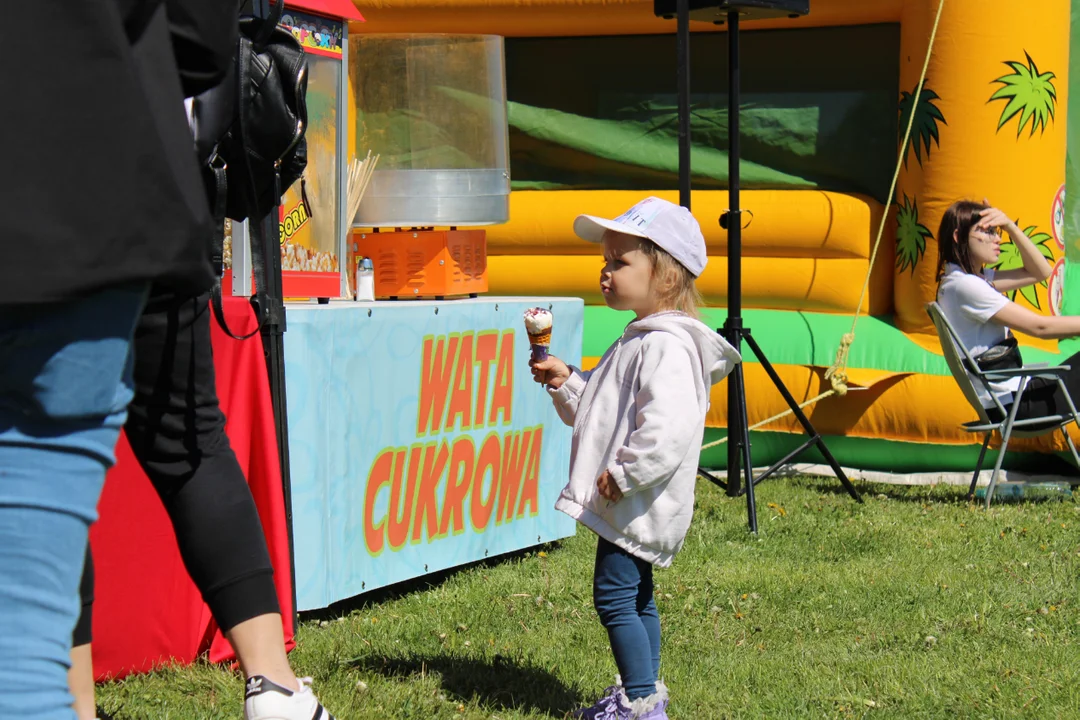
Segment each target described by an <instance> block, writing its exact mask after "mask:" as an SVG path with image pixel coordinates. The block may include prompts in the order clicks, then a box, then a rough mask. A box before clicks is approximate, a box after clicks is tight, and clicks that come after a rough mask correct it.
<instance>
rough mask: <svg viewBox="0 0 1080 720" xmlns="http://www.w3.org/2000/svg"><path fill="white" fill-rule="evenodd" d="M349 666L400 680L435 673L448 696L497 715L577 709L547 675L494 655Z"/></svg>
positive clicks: (372, 660)
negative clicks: (474, 702)
mask: <svg viewBox="0 0 1080 720" xmlns="http://www.w3.org/2000/svg"><path fill="white" fill-rule="evenodd" d="M350 665H351V666H352V667H354V668H357V669H359V670H362V671H365V672H371V673H377V674H379V675H382V676H383V677H387V678H398V679H403V680H407V679H411V678H414V677H417V676H421V675H428V674H436V675H438V676H439V683H440V685H441V686H442V689H443V690H444V691H445V692H446V693H447V696H448V697H451V696H452V698H453V699H454V700H457V701H459V702H467V701H472V700H474V699H475V700H477V701H479V702H480V703H482V704H483V705H485V706H488V707H493V708H498V709H500V710H519V711H521V712H530V711H533V710H536V711H539V712H542V713H547V714H548V715H549V716H551V717H557V718H562V717H566V715H567V714H568V713H569V711H571V710H574V709H576V708H578V707H580V705H581V702H580V697H579V693H578V692H576V691H575V690H574V689H573V688H570V687H567V686H566V685H565V684H564V683H563V682H562V681H561V680H560V679H559V678H558V677H556V676H555V675H554V674H553V673H551V672H550V671H548V670H546V669H545V668H542V667H540V666H538V665H535V664H533V663H531V662H529V661H527V660H521V659H516V660H511V659H508V658H504V657H502V656H500V655H496V656H495V657H494V660H482V659H473V658H465V657H461V656H455V655H449V654H439V655H422V654H408V655H403V656H401V657H385V656H383V657H376V656H372V657H364V658H357V659H355V660H353V661H351V662H350Z"/></svg>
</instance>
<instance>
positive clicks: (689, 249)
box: [574, 197, 709, 277]
mask: <svg viewBox="0 0 1080 720" xmlns="http://www.w3.org/2000/svg"><path fill="white" fill-rule="evenodd" d="M606 230H613V231H614V232H619V233H625V234H627V235H634V236H636V237H641V238H647V239H649V240H652V241H653V242H654V243H656V244H657V245H658V246H659V247H661V248H662V249H663V250H665V251H666V252H667V253H668V254H669V255H671V256H672V257H673V258H675V259H676V260H678V261H679V263H680V264H681V265H682V266H683V267H685V268H686V269H687V270H689V271H690V274H691V275H693V276H694V277H699V276H700V275H701V273H702V271H704V270H705V264H706V263H707V262H708V261H709V260H708V257H707V255H706V252H705V237H704V236H703V235H702V234H701V227H700V226H699V225H698V221H697V220H695V219H694V216H693V215H691V214H690V211H689V210H687V209H686V208H684V207H683V206H681V205H676V204H675V203H671V202H668V201H667V200H661V199H660V198H658V197H647V198H645V199H644V200H642V201H641V202H639V203H638V204H637V205H635V206H634V207H632V208H630V209H629V210H627V211H626V212H624V213H623V214H622V215H620V216H619V217H617V218H615V219H614V220H607V219H605V218H598V217H593V216H592V215H578V217H577V218H576V219H575V220H574V233H575V234H576V235H577V236H578V237H580V238H581V239H583V240H588V241H589V242H594V243H599V242H603V240H604V232H605V231H606Z"/></svg>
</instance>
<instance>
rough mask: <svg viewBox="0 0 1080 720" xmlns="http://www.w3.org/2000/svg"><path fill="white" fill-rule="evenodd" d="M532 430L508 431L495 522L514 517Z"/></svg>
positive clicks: (498, 522)
mask: <svg viewBox="0 0 1080 720" xmlns="http://www.w3.org/2000/svg"><path fill="white" fill-rule="evenodd" d="M532 434H533V432H532V430H526V431H525V432H523V433H520V432H517V433H508V434H507V435H506V441H505V442H506V444H505V446H504V447H503V459H502V473H501V474H500V475H499V501H498V503H497V504H496V505H495V508H496V509H495V524H496V525H501V524H502V523H503V521H504V520H510V519H512V518H513V517H514V503H515V502H516V501H517V496H518V490H520V489H521V474H522V473H523V472H524V471H525V458H526V455H527V453H528V452H529V440H530V439H531V438H532Z"/></svg>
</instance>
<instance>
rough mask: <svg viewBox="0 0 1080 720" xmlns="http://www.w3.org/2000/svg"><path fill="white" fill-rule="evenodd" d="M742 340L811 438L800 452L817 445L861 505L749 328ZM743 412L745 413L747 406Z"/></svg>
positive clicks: (849, 482) (769, 472) (764, 474)
mask: <svg viewBox="0 0 1080 720" xmlns="http://www.w3.org/2000/svg"><path fill="white" fill-rule="evenodd" d="M742 338H743V340H745V341H746V344H747V345H749V346H750V349H751V350H752V351H753V353H754V355H755V356H756V357H757V359H758V362H760V363H761V366H762V367H763V368H765V372H766V373H768V375H769V379H770V380H772V382H773V385H775V386H776V389H777V390H779V391H780V394H781V395H782V396H783V398H784V401H785V402H787V404H788V407H790V408H791V410H792V412H793V413H794V414H795V417H796V418H797V419H798V421H799V424H800V425H802V427H803V430H804V431H806V434H807V435H809V436H810V439H809V441H808V442H807V443H806V444H805V445H804V446H803V447H802V448H801V449H800V451H799V452H801V450H804V449H807V448H809V447H811V446H812V445H817V448H818V450H820V451H821V454H822V456H824V458H825V462H827V463H828V464H829V466H830V467H831V468H832V470H833V472H834V473H836V477H837V478H839V480H840V482H841V484H843V486H844V489H846V490H847V491H848V495H851V497H852V498H854V499H855V500H856V501H858V502H860V503H861V502H862V498H861V497H859V492H858V491H857V490H856V489H855V486H854V485H852V484H851V481H850V480H848V477H847V474H845V473H844V471H843V470H842V469H841V468H840V463H838V462H836V458H834V457H833V455H832V453H831V452H829V448H828V447H826V446H825V441H824V439H823V438H822V437H821V435H820V434H818V431H817V430H816V429H814V426H813V425H812V424H811V423H810V420H809V418H807V417H806V414H805V413H804V412H803V411H802V409H801V408H800V407H799V403H798V402H797V401H796V400H795V398H794V397H793V396H792V395H791V393H790V392H789V391H788V389H787V387H785V386H784V383H783V381H781V380H780V376H779V375H777V374H776V370H775V369H774V368H773V366H772V364H771V363H770V362H769V360H768V358H766V357H765V354H764V353H763V352H761V347H760V346H758V344H757V341H756V340H754V338H753V336H752V335H751V334H750V329H749V328H745V329H744V330H743V331H742ZM743 412H745V404H744V410H743ZM796 454H797V453H796ZM790 457H791V456H789V457H788V458H785V462H786V461H787V460H789V459H790ZM778 467H779V463H778V464H777V465H774V466H773V467H771V468H769V469H768V470H767V471H766V472H764V473H763V474H762V475H760V476H759V477H758V479H757V480H756V481H755V482H761V481H762V480H764V479H765V478H766V477H768V476H769V475H771V474H772V473H773V472H775V471H776V470H777V469H778Z"/></svg>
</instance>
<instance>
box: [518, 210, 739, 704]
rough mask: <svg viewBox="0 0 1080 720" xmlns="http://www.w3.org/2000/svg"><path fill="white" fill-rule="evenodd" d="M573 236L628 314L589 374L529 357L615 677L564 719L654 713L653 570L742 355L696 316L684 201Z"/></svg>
mask: <svg viewBox="0 0 1080 720" xmlns="http://www.w3.org/2000/svg"><path fill="white" fill-rule="evenodd" d="M574 232H575V233H576V234H577V235H578V236H579V237H581V238H583V239H585V240H588V241H589V242H594V243H602V244H603V246H604V266H603V269H602V270H601V271H600V290H601V292H602V293H603V296H604V301H605V302H606V303H607V305H608V306H609V307H611V308H614V309H616V310H629V311H631V312H633V313H634V315H635V319H634V320H633V321H632V322H630V324H629V325H627V327H626V330H624V331H623V334H622V337H620V338H619V339H618V340H617V341H616V342H615V344H614V345H612V346H611V347H610V348H608V351H607V352H606V353H604V356H603V357H602V358H601V359H600V362H599V364H598V365H597V366H596V368H595V369H593V370H592V371H590V372H583V371H581V370H579V369H577V368H572V367H568V366H567V365H566V364H565V363H564V362H562V361H561V360H559V359H558V358H557V357H554V356H549V357H548V358H547V359H546V360H543V361H541V362H535V361H533V362H530V365H531V367H532V372H533V377H534V378H535V380H536V381H537V382H539V383H542V384H545V385H546V386H547V388H548V392H549V393H550V394H551V396H552V399H553V400H554V402H555V407H556V409H557V410H558V412H559V417H561V418H562V420H563V422H565V423H566V424H567V425H571V426H573V428H574V439H573V444H572V447H571V451H570V453H571V454H570V482H569V484H568V485H567V486H566V488H565V489H563V491H562V494H561V495H560V497H559V500H558V502H556V504H555V507H556V508H557V509H559V510H561V511H562V512H565V513H566V514H568V515H570V516H571V517H573V518H574V519H576V520H577V521H578V522H580V523H582V524H583V525H585V526H586V527H588V528H589V529H590V530H592V531H593V532H595V533H596V534H597V535H598V536H599V541H598V545H597V548H596V565H595V568H594V575H593V602H594V605H595V607H596V611H597V613H598V614H599V616H600V622H601V623H602V624H603V625H604V627H605V628H606V629H607V631H608V638H609V639H610V642H611V649H612V651H613V652H614V654H615V663H616V665H617V666H618V668H619V674H620V678H621V683H620V684H617V685H615V686H612V687H610V688H608V690H607V691H606V693H605V695H604V697H602V698H600V700H599V701H598V702H597V703H596V704H595V705H594V706H592V707H590V708H582V709H581V710H578V711H577V712H576V713H575V714H574V717H578V718H585V719H586V720H600V719H601V718H603V719H604V720H666V718H667V705H668V696H667V688H665V687H664V684H663V683H661V682H659V680H658V678H659V665H660V617H659V615H658V613H657V610H656V603H655V602H654V601H653V579H652V566H653V565H657V566H659V567H667V566H669V565H670V564H671V560H672V558H674V556H675V553H677V552H678V551H679V548H681V547H682V544H683V540H684V538H685V537H686V531H687V529H688V528H689V526H690V517H691V515H692V514H693V510H694V484H695V482H696V480H697V466H698V458H699V455H700V452H701V440H702V436H703V435H704V430H705V413H706V410H707V409H708V407H709V390H710V388H711V386H712V385H714V384H715V383H717V382H719V381H720V380H721V379H723V378H724V377H725V376H726V375H727V374H728V373H729V372H730V371H731V369H732V367H733V366H734V364H735V363H737V362H739V361H740V359H741V358H740V357H739V353H738V352H737V351H736V350H735V349H734V348H733V347H731V345H729V344H728V343H727V342H725V341H724V339H723V338H721V337H720V335H719V334H717V333H716V332H715V331H714V330H712V329H711V328H709V327H707V326H705V325H704V324H702V323H701V322H700V321H698V320H697V319H696V315H697V305H698V304H699V301H700V297H701V296H700V295H699V293H698V291H697V288H696V287H695V286H694V279H695V278H696V277H698V276H699V275H700V274H701V272H702V270H704V269H705V263H706V255H705V239H704V238H703V237H702V235H701V229H700V228H699V227H698V224H697V221H696V220H694V217H693V215H691V214H690V212H689V211H688V210H686V209H685V208H683V207H680V206H678V205H673V204H672V203H670V202H667V201H665V200H660V199H659V198H654V197H650V198H647V199H645V200H643V201H641V202H639V203H638V204H637V205H635V206H634V207H632V208H630V210H628V211H626V212H625V213H623V214H622V215H620V216H619V217H617V218H615V219H614V220H605V219H601V218H595V217H591V216H588V215H582V216H580V217H578V218H577V219H576V220H575V221H574Z"/></svg>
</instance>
